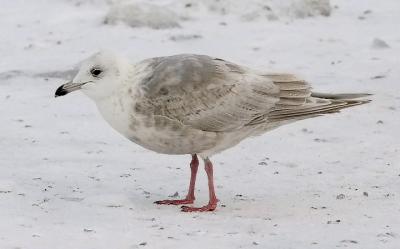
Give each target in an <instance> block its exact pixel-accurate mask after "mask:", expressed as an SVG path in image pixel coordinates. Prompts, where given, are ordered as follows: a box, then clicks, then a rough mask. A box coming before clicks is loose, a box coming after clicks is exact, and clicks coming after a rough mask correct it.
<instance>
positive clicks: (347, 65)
mask: <svg viewBox="0 0 400 249" xmlns="http://www.w3.org/2000/svg"><path fill="white" fill-rule="evenodd" d="M223 2H224V3H226V6H227V8H226V9H224V10H221V5H220V4H218V3H215V1H211V0H204V1H203V3H204V4H203V5H201V6H197V5H196V4H195V3H196V1H167V0H162V1H161V0H160V1H156V0H153V1H147V3H150V4H159V5H161V6H162V8H169V9H170V11H173V12H171V13H169V14H170V16H171V18H175V19H174V20H175V21H176V22H178V24H179V25H178V26H180V28H179V27H176V28H168V27H167V28H165V27H161V28H160V27H158V28H159V29H151V28H147V27H140V28H133V27H131V26H128V25H125V24H117V25H113V24H112V23H111V22H107V21H106V22H107V24H105V20H106V16H107V13H108V11H109V10H110V8H111V7H110V5H109V3H108V2H105V1H102V0H87V1H78V0H58V1H54V0H37V1H24V0H14V1H3V2H2V8H1V9H0V29H1V33H0V37H1V38H0V55H1V60H0V114H1V119H0V248H1V249H17V248H18V249H58V248H60V249H67V248H68V249H70V248H74V249H103V248H108V249H109V248H113V249H114V248H115V249H133V248H274V249H277V248H282V249H292V248H293V249H299V248H301V249H303V248H304V249H305V248H307V249H308V248H321V249H327V248H362V249H368V248H371V249H377V248H393V249H395V248H396V249H397V248H400V163H399V162H400V131H399V127H400V32H399V31H400V15H399V13H400V2H399V1H398V0H385V1H378V0H363V1H359V0H333V1H331V3H330V8H331V9H330V10H329V11H328V10H326V9H325V10H323V11H322V12H319V11H317V12H315V9H314V7H315V4H316V3H318V2H319V1H311V0H304V1H303V3H302V1H300V0H293V1H292V2H293V3H294V4H298V5H296V6H303V5H302V4H305V5H304V6H308V7H304V6H303V7H296V8H300V10H301V11H300V12H298V11H286V12H285V10H293V8H294V7H293V6H292V5H287V6H280V9H279V8H278V7H276V8H278V9H276V8H275V7H274V6H275V5H274V6H273V3H275V4H277V3H278V2H279V1H271V0H270V1H265V2H266V3H271V5H270V6H267V7H268V8H270V10H268V8H267V7H265V6H264V7H263V11H257V10H258V9H257V8H256V7H257V6H256V5H257V4H260V3H263V1H261V0H258V1H255V0H254V1H250V2H247V1H246V2H245V1H242V2H241V1H223ZM243 2H245V3H249V4H243ZM281 2H284V1H281ZM322 2H325V3H326V2H327V1H320V3H322ZM240 3H242V5H240ZM250 3H251V4H250ZM285 3H288V2H285ZM306 3H307V4H306ZM254 4H256V5H254ZM309 4H311V5H309ZM313 4H314V5H313ZM310 6H314V7H312V8H311V9H308V8H309V7H310ZM245 7H246V8H245ZM318 7H321V8H327V5H324V6H318ZM162 8H161V9H162ZM191 8H194V9H193V10H190V9H191ZM241 8H243V12H241V11H240V9H241ZM246 10H251V11H253V12H251V11H250V12H251V13H250V14H248V11H247V12H246ZM254 11H255V12H254ZM310 11H311V12H310ZM324 11H325V12H324ZM327 11H328V12H329V13H328V12H327ZM243 13H244V14H246V13H247V14H246V15H241V14H243ZM271 13H272V14H271ZM284 13H287V14H284ZM296 13H297V14H296ZM299 13H300V14H299ZM301 13H303V14H301ZM304 13H308V14H305V16H308V15H311V16H312V17H308V18H302V17H303V16H304ZM310 13H312V14H310ZM315 13H316V14H315ZM175 14H176V16H175ZM254 15H257V17H256V18H252V17H254ZM274 16H275V17H274ZM249 17H250V18H249ZM153 21H159V20H153ZM117 23H118V22H117ZM146 25H147V24H145V25H144V26H146ZM153 27H154V26H153ZM101 48H106V49H113V50H115V51H117V52H119V53H121V54H125V55H126V56H129V57H130V58H132V60H135V61H138V60H141V59H144V58H147V57H153V56H161V55H170V54H176V53H200V54H209V55H212V56H218V57H221V58H224V59H227V60H231V61H234V62H236V63H240V64H244V65H248V66H252V67H254V68H258V69H264V70H266V71H271V72H274V71H277V72H293V73H297V74H300V75H301V76H302V77H304V78H305V79H307V80H308V81H310V82H311V83H312V84H313V86H314V88H315V90H318V91H328V92H370V93H374V94H375V95H374V96H373V97H372V99H373V102H372V103H370V104H368V105H365V106H359V107H355V108H351V109H347V110H345V111H343V112H342V113H340V114H333V115H329V116H325V117H320V118H315V119H310V120H305V121H301V122H297V123H294V124H291V125H288V126H285V127H281V128H279V129H277V130H275V131H273V132H271V133H268V134H265V135H263V136H260V137H257V138H254V139H248V140H246V141H244V142H243V143H241V144H240V145H238V146H237V147H235V148H233V149H231V150H228V151H225V152H223V153H221V154H219V155H217V156H215V157H214V158H213V160H214V162H215V181H216V184H217V195H218V197H219V199H220V200H221V202H220V205H219V207H218V211H216V212H213V213H201V214H196V213H181V212H179V208H178V207H174V206H155V205H153V204H152V203H153V201H155V200H159V199H164V198H165V197H167V196H169V195H174V194H175V193H176V192H178V194H179V195H180V196H184V195H185V193H186V189H187V185H188V180H189V167H188V162H189V160H190V157H189V156H167V155H158V154H155V153H153V152H151V151H147V150H145V149H143V148H141V147H139V146H137V145H135V144H133V143H131V142H129V141H127V140H126V139H124V138H122V137H121V135H119V134H117V133H116V132H115V131H113V130H112V129H111V128H110V127H109V126H108V125H107V124H106V123H105V122H104V121H103V120H102V118H101V117H100V116H99V114H98V113H97V110H96V108H95V106H94V104H93V103H92V102H90V101H89V100H88V99H87V98H86V97H85V96H83V95H82V94H81V93H74V94H71V95H68V96H66V97H63V98H57V99H54V97H53V96H54V91H55V89H56V87H57V86H59V85H60V84H62V83H64V82H65V81H67V80H68V79H70V78H71V77H72V76H71V73H72V72H73V68H74V67H75V65H76V64H77V63H78V62H79V61H81V60H83V59H84V58H86V57H87V56H89V55H90V54H92V53H94V52H96V51H98V50H99V49H101ZM199 172H200V174H199V178H198V179H199V182H198V187H197V189H198V190H197V204H198V205H200V204H204V203H205V202H206V201H207V188H206V180H205V176H204V172H203V171H199Z"/></svg>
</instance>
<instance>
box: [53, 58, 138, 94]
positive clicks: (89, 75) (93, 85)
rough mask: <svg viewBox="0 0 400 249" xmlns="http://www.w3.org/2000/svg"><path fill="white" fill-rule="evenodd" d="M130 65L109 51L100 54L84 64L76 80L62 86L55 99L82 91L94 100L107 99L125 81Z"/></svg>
mask: <svg viewBox="0 0 400 249" xmlns="http://www.w3.org/2000/svg"><path fill="white" fill-rule="evenodd" d="M129 65H130V64H129V63H128V62H127V61H126V60H124V59H123V58H121V57H119V56H117V55H116V54H114V53H112V52H109V51H101V52H98V53H96V54H94V55H92V56H91V57H89V58H88V59H86V60H85V61H83V62H82V64H81V66H80V68H79V71H78V73H77V74H76V76H75V77H74V79H73V80H72V81H70V82H68V83H66V84H63V85H61V86H60V87H59V88H58V89H57V90H56V93H55V97H59V96H64V95H66V94H68V93H70V92H73V91H76V90H82V92H84V93H85V94H86V95H87V96H89V97H90V98H92V99H99V98H103V97H107V96H108V95H110V94H112V93H113V90H114V89H115V88H116V85H117V84H119V83H122V82H123V81H124V76H125V75H126V74H127V73H128V72H127V70H129Z"/></svg>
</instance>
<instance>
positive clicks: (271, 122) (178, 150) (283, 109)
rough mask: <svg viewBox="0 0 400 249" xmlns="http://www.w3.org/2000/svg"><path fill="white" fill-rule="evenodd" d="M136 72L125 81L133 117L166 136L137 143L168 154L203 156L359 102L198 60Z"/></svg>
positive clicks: (171, 60) (160, 62) (149, 63)
mask: <svg viewBox="0 0 400 249" xmlns="http://www.w3.org/2000/svg"><path fill="white" fill-rule="evenodd" d="M140 70H141V71H142V72H144V73H142V74H141V77H140V78H139V79H137V81H136V82H137V83H132V89H137V91H139V92H140V94H138V95H137V96H136V97H135V100H134V112H135V114H134V116H135V118H134V120H135V122H136V123H144V126H146V127H154V129H155V130H157V131H159V130H163V132H166V134H168V138H166V139H159V140H160V141H158V142H155V141H153V140H157V138H156V137H157V136H155V138H152V139H150V140H152V145H149V144H147V143H146V142H144V141H142V140H143V139H140V138H139V140H141V141H140V142H139V143H140V144H142V145H143V146H145V147H148V148H150V149H153V150H156V151H158V152H162V153H168V154H186V153H191V154H193V153H199V154H202V153H204V154H205V155H207V156H209V155H211V154H214V153H216V152H218V151H221V150H224V149H226V148H229V147H231V146H233V145H235V144H237V143H238V142H240V141H241V140H242V139H244V138H246V137H248V136H252V135H258V134H261V133H263V132H266V131H268V130H270V129H273V128H276V127H278V126H280V125H282V124H286V123H290V122H293V121H296V120H301V119H305V118H310V117H315V116H318V115H321V114H324V113H331V112H337V111H339V110H340V109H342V108H346V107H349V106H354V105H359V104H362V103H365V102H366V101H364V100H344V99H335V98H334V96H336V95H330V97H329V98H326V97H324V96H321V98H320V97H318V96H312V92H311V87H310V86H309V84H308V83H307V82H305V81H303V80H300V79H298V78H296V77H295V76H293V75H289V74H265V73H261V72H257V71H255V70H252V69H249V68H246V67H243V66H239V65H236V64H234V63H231V62H228V61H225V60H222V59H218V58H212V57H209V56H204V55H191V54H183V55H175V56H169V57H160V58H153V59H148V60H145V61H143V62H141V63H140ZM357 97H360V96H357ZM140 126H141V127H142V126H143V125H140ZM133 140H135V139H133ZM136 142H138V141H136ZM144 143H146V144H144ZM160 147H163V148H162V149H161V148H160Z"/></svg>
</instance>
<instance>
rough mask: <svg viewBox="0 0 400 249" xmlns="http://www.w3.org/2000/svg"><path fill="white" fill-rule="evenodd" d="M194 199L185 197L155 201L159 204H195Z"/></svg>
mask: <svg viewBox="0 0 400 249" xmlns="http://www.w3.org/2000/svg"><path fill="white" fill-rule="evenodd" d="M193 202H194V200H193V199H187V198H186V199H183V200H162V201H155V202H154V203H155V204H158V205H184V204H193Z"/></svg>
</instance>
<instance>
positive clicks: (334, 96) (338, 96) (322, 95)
mask: <svg viewBox="0 0 400 249" xmlns="http://www.w3.org/2000/svg"><path fill="white" fill-rule="evenodd" d="M371 95H372V94H370V93H340V94H331V93H317V92H312V93H311V97H316V98H321V99H347V100H350V99H358V98H363V97H367V96H371Z"/></svg>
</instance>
